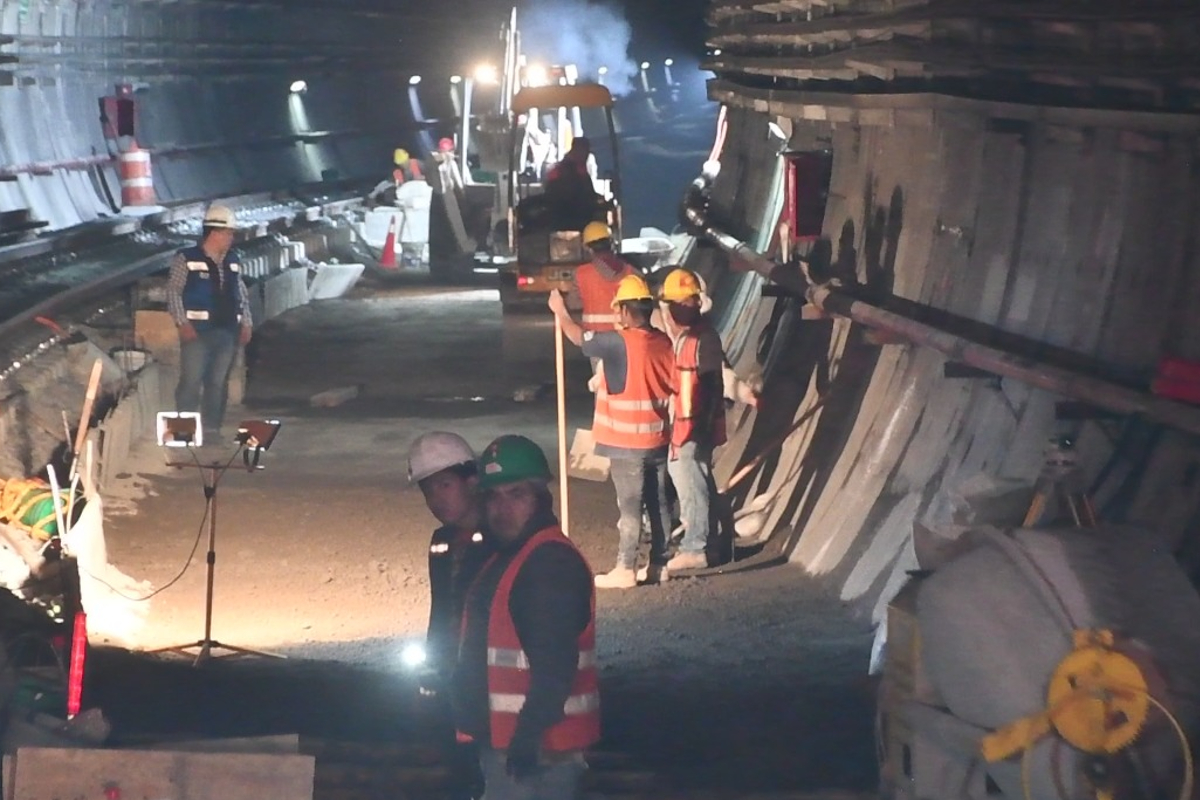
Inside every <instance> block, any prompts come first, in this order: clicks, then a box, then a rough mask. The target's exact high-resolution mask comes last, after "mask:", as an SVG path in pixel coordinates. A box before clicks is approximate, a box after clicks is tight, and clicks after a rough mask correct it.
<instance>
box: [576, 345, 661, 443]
mask: <svg viewBox="0 0 1200 800" xmlns="http://www.w3.org/2000/svg"><path fill="white" fill-rule="evenodd" d="M618 333H620V335H621V338H622V339H624V340H625V360H626V370H625V390H624V391H623V392H621V393H620V394H611V393H610V392H609V390H608V383H607V380H608V379H607V377H605V376H604V374H603V373H601V381H600V391H598V392H596V413H595V416H593V417H592V437H593V438H594V439H595V440H596V443H597V444H603V445H607V446H609V447H619V448H621V449H625V450H653V449H656V448H659V447H665V446H666V445H667V443H668V442H669V440H670V434H669V432H668V427H669V426H668V424H667V420H668V418H669V411H670V397H671V393H672V391H673V380H674V364H675V357H674V355H673V353H672V351H671V340H670V339H668V338H667V336H666V334H664V333H662V332H661V331H656V330H653V329H645V328H642V329H636V330H622V331H619V332H618Z"/></svg>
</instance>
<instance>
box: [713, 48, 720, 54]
mask: <svg viewBox="0 0 1200 800" xmlns="http://www.w3.org/2000/svg"><path fill="white" fill-rule="evenodd" d="M713 55H714V56H719V55H721V48H719V47H718V48H717V49H716V50H713Z"/></svg>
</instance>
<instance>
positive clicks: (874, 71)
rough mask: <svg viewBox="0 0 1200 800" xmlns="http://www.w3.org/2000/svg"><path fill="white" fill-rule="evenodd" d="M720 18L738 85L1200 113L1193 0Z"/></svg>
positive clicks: (780, 5)
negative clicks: (946, 95) (942, 94)
mask: <svg viewBox="0 0 1200 800" xmlns="http://www.w3.org/2000/svg"><path fill="white" fill-rule="evenodd" d="M709 22H710V26H711V27H710V32H709V37H708V45H709V47H710V52H712V53H713V56H712V57H711V59H710V60H709V62H708V64H707V66H708V68H710V69H712V70H713V71H715V72H716V73H717V74H718V75H719V76H720V77H721V78H722V79H724V80H725V81H728V82H729V83H730V84H731V85H732V86H733V87H738V86H744V87H748V88H770V89H774V90H782V91H787V90H792V91H796V90H804V91H834V92H853V93H867V94H879V93H913V92H938V93H944V94H956V95H961V96H970V97H978V98H983V99H991V100H1005V101H1020V102H1033V103H1039V104H1055V105H1065V106H1076V107H1093V108H1096V107H1103V108H1121V109H1145V110H1171V111H1190V112H1195V111H1197V110H1200V73H1198V70H1197V67H1196V63H1197V62H1196V58H1195V53H1196V50H1197V47H1198V45H1200V6H1198V5H1197V4H1196V3H1195V2H1191V0H1146V1H1145V2H1139V3H1123V2H1111V1H1107V2H1067V1H1065V0H1063V1H1059V2H1026V3H1004V2H988V3H980V2H976V1H975V0H774V1H773V2H757V1H755V0H717V1H716V2H714V3H713V4H712V6H711V8H710V12H709Z"/></svg>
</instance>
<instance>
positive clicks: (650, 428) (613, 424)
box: [592, 411, 667, 434]
mask: <svg viewBox="0 0 1200 800" xmlns="http://www.w3.org/2000/svg"><path fill="white" fill-rule="evenodd" d="M592 424H593V425H600V426H602V427H605V428H608V429H610V430H613V431H616V432H617V433H632V434H639V433H661V432H662V431H664V430H666V429H667V423H666V422H665V421H663V420H659V421H658V422H622V421H621V420H619V419H613V418H612V417H610V416H608V415H607V414H601V413H600V412H599V411H597V412H596V415H595V416H594V417H593V418H592Z"/></svg>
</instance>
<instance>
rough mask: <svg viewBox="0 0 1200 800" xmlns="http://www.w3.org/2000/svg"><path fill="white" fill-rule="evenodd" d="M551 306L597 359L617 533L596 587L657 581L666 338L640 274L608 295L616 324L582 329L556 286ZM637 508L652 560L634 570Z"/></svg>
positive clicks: (663, 553)
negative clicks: (612, 555) (645, 522)
mask: <svg viewBox="0 0 1200 800" xmlns="http://www.w3.org/2000/svg"><path fill="white" fill-rule="evenodd" d="M549 306H550V310H551V311H553V312H554V314H555V315H556V316H557V317H558V319H559V322H560V323H561V324H562V329H563V334H564V335H565V336H566V337H567V338H568V339H570V340H571V342H573V343H574V344H576V345H578V346H579V347H580V348H582V350H583V354H584V355H586V356H588V357H590V358H597V359H600V360H601V361H602V363H603V369H602V370H601V371H600V373H599V377H600V387H599V389H598V390H597V391H596V411H595V415H594V416H593V418H592V437H593V438H594V439H595V443H596V454H597V455H601V456H605V457H607V458H608V459H609V464H610V468H609V475H610V476H611V478H612V482H613V487H614V488H615V489H616V493H617V510H618V512H619V519H618V521H617V531H618V534H619V539H618V544H617V563H616V566H615V567H614V568H613V569H612V570H611V571H610V572H607V573H604V574H603V575H597V576H596V587H597V588H600V589H628V588H632V587H634V586H636V585H637V584H638V583H639V581H642V582H650V583H657V582H658V581H659V580H661V579H662V578H661V573H662V570H663V569H664V567H665V566H666V561H667V535H668V533H669V532H670V530H671V519H670V509H669V507H668V504H667V494H666V492H667V463H666V461H667V445H668V443H669V438H670V425H669V422H668V416H669V412H668V407H669V405H670V399H671V393H672V389H673V380H674V371H675V367H674V356H673V354H672V352H671V340H670V339H669V338H668V337H667V335H666V334H665V333H663V332H662V331H659V330H655V329H654V328H652V327H651V326H650V314H651V313H652V312H653V310H654V300H653V298H652V296H651V294H650V287H649V286H647V285H646V281H645V280H644V279H643V278H642V277H641V276H640V275H626V276H625V277H624V278H622V279H621V283H620V284H619V285H618V286H617V293H616V295H615V296H614V297H613V301H612V308H613V309H615V310H616V311H617V317H618V323H617V329H616V330H613V331H585V330H583V328H582V326H580V325H579V324H578V323H576V322H575V321H574V320H573V319H572V318H571V315H570V313H569V312H568V311H567V307H566V303H565V301H564V300H563V297H562V295H561V294H559V293H558V292H557V291H555V292H551V293H550V299H549ZM643 509H645V511H646V514H647V515H648V516H649V518H650V562H649V564H648V566H647V567H646V568H645V569H644V570H643V571H642V573H641V574H640V575H639V574H638V568H637V562H638V548H639V546H640V544H641V535H642V511H643Z"/></svg>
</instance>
